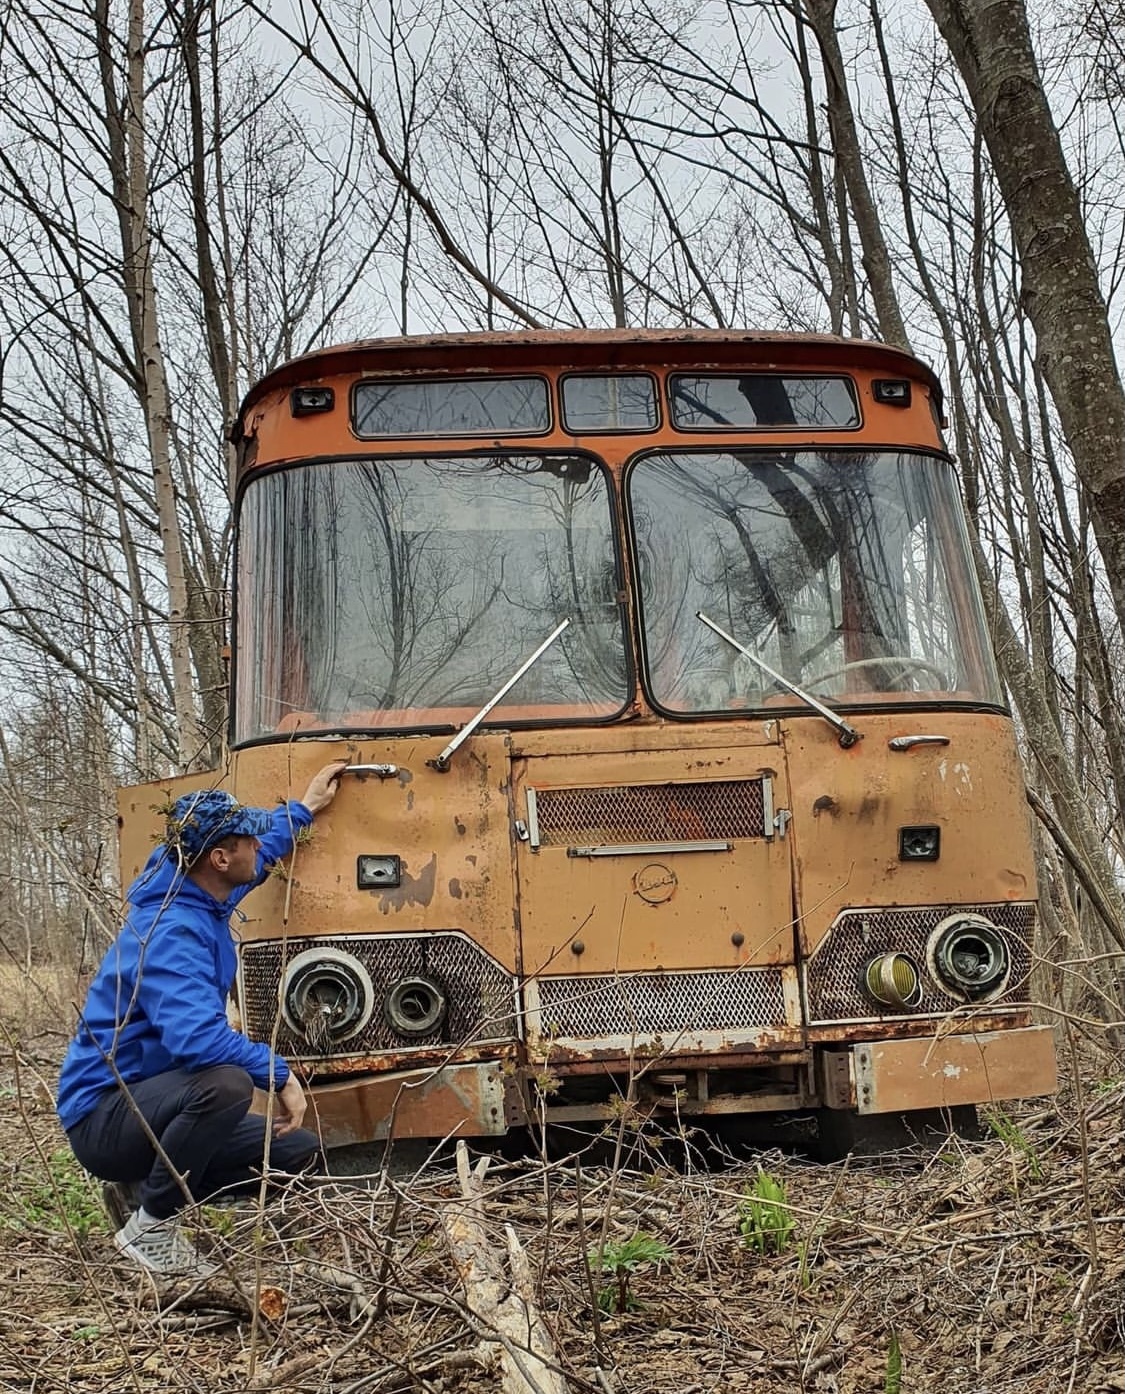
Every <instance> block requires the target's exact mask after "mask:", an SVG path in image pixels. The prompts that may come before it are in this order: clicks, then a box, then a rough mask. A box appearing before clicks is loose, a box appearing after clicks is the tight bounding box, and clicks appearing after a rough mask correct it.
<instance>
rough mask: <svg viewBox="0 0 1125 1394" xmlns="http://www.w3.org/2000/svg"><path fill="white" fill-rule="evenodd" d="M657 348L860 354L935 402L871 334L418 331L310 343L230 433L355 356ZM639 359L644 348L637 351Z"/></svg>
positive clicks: (603, 352)
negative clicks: (281, 395) (277, 396)
mask: <svg viewBox="0 0 1125 1394" xmlns="http://www.w3.org/2000/svg"><path fill="white" fill-rule="evenodd" d="M655 347H659V348H661V349H662V350H664V351H665V352H664V354H663V355H662V356H663V357H664V358H665V360H666V361H667V362H668V364H669V366H671V365H673V364H674V363H675V362H676V361H687V362H690V363H692V364H699V363H700V360H701V358H704V356H706V359H707V360H709V361H710V362H712V363H714V364H715V365H716V366H721V365H722V363H723V362H724V360H728V359H729V360H738V361H741V362H745V361H746V358H747V357H748V356H749V355H748V354H747V350H748V349H753V350H755V352H754V354H753V358H754V360H755V366H760V367H762V368H768V367H770V366H771V365H772V364H781V365H790V366H792V365H796V364H805V363H807V361H808V359H809V357H810V354H816V353H817V352H818V351H820V352H821V353H823V358H822V360H821V361H823V362H825V363H835V362H836V361H837V360H838V361H839V363H840V366H841V367H842V366H844V365H845V364H846V363H848V362H853V363H854V362H856V361H857V360H859V361H862V362H864V363H865V364H866V365H867V366H868V367H873V366H875V365H877V364H880V363H885V364H886V367H887V371H888V372H889V373H894V372H900V373H905V372H909V373H910V375H911V376H912V377H916V378H917V377H920V378H922V379H923V380H924V381H925V382H927V383H928V384H929V386H930V387H931V389H932V390H933V391H934V393H935V394H936V401H937V403H938V404H939V406H940V403H941V400H942V389H941V383H940V381H939V380H938V378H937V376H936V374H935V373H934V372H933V370H932V369H931V368H929V367H927V366H926V364H924V363H922V362H921V361H920V360H919V359H917V358H915V357H914V355H913V354H910V353H907V352H906V351H905V350H904V349H899V348H895V347H894V346H893V345H891V344H884V343H880V342H878V341H877V340H873V339H846V338H841V337H840V336H838V335H835V334H792V333H782V332H780V331H771V330H759V329H523V330H514V331H506V332H503V333H497V332H491V331H490V332H486V331H480V332H471V333H470V332H466V333H461V334H418V335H408V336H405V337H400V338H389V339H358V340H356V341H355V342H353V343H346V344H336V345H333V346H331V347H327V348H322V349H315V350H314V351H313V352H311V353H306V354H302V355H301V356H300V357H299V358H292V359H290V360H289V361H288V362H286V363H282V364H279V365H278V367H276V368H274V369H272V370H271V371H270V372H268V373H266V374H265V375H264V376H263V377H262V378H260V379H259V380H258V381H257V382H256V383H255V384H254V385H253V387H251V388H250V390H249V391H248V392H247V394H246V396H245V398H244V399H243V401H242V405H241V406H240V407H239V411H238V416H237V418H236V420H235V422H234V427H233V430H232V432H231V436H232V438H233V439H238V438H239V436H240V435H241V433H242V422H243V418H244V416H245V414H246V412H247V410H248V408H249V407H250V405H251V404H252V403H253V402H255V401H256V400H257V399H258V398H259V397H261V396H263V395H264V394H266V393H269V392H275V391H277V390H279V389H284V388H287V387H292V386H296V385H297V384H299V383H300V384H305V383H309V382H315V381H316V380H317V379H318V378H322V377H329V376H332V375H334V374H338V373H347V372H355V371H356V361H357V360H360V361H362V363H363V365H364V367H365V368H366V369H368V370H371V369H375V368H376V365H377V360H379V359H381V358H384V357H385V358H386V359H387V360H388V361H387V369H388V370H390V369H391V368H394V369H396V370H404V371H415V372H418V371H426V370H427V369H429V370H432V371H435V372H448V371H450V370H451V369H454V368H458V367H461V368H472V367H473V366H475V365H474V362H473V357H474V354H479V353H480V352H481V351H482V350H487V352H488V356H489V360H490V365H491V366H498V367H501V368H503V367H505V366H508V365H506V364H505V362H504V360H505V359H507V358H509V357H511V360H512V362H511V366H518V367H521V368H522V369H523V370H524V371H527V369H528V368H529V367H530V366H532V365H531V364H530V363H528V362H527V359H526V354H527V351H528V350H531V349H533V350H534V351H535V353H536V355H537V362H536V366H540V365H542V366H551V365H552V364H553V363H554V364H556V365H557V364H566V365H568V366H575V367H578V366H590V365H591V364H598V363H602V364H604V365H605V366H607V367H608V366H623V365H622V364H621V363H615V362H614V360H615V359H616V358H617V357H618V356H620V358H621V359H623V360H625V362H628V361H629V360H630V359H632V358H633V357H634V354H633V353H632V352H630V351H631V350H644V349H651V348H655ZM636 357H637V359H638V361H639V359H640V357H641V354H639V353H638V354H636Z"/></svg>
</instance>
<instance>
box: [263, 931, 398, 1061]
mask: <svg viewBox="0 0 1125 1394" xmlns="http://www.w3.org/2000/svg"><path fill="white" fill-rule="evenodd" d="M333 984H335V985H336V986H337V987H338V988H339V989H340V990H341V991H343V992H344V993H346V994H347V995H348V998H349V1003H348V1006H347V1009H346V1015H345V1019H344V1023H343V1025H342V1026H339V1025H333V1024H331V1023H326V1030H327V1041H325V1042H319V1041H316V1040H314V1039H313V1038H312V1037H311V1036H310V1035H309V1027H310V1025H311V1021H310V1019H309V1017H308V1016H307V1015H305V1014H303V1013H302V1010H301V1008H302V1005H304V1002H307V1001H308V999H309V997H310V996H311V994H312V993H313V991H314V989H316V988H318V987H323V986H325V985H328V986H331V985H333ZM302 997H303V999H304V1001H302V1000H301V999H302ZM375 1000H376V999H375V985H374V983H373V982H372V981H371V974H370V973H369V972H368V971H367V968H366V967H365V966H364V964H363V963H362V962H361V961H360V960H359V959H358V958H357V957H356V955H355V954H350V953H346V952H345V951H344V950H343V949H337V948H333V947H331V946H329V945H325V946H324V947H322V948H311V949H305V950H303V951H302V952H301V953H299V954H297V955H296V956H295V957H293V958H292V959H290V960H289V962H288V963H287V964H286V965H285V971H284V973H283V975H282V980H281V992H280V1001H281V1014H282V1016H283V1017H284V1019H285V1022H286V1025H287V1026H288V1027H289V1028H290V1030H291V1031H293V1032H294V1034H295V1035H297V1036H299V1037H300V1038H301V1039H302V1040H303V1041H306V1042H308V1044H310V1045H312V1046H314V1047H318V1046H320V1045H325V1046H327V1047H328V1048H332V1047H335V1046H338V1045H341V1044H343V1043H344V1042H345V1041H350V1040H354V1038H355V1037H356V1036H358V1035H359V1034H360V1033H361V1032H362V1031H363V1030H364V1029H365V1027H366V1026H367V1025H368V1023H369V1022H370V1020H371V1017H372V1015H373V1014H374V1011H375Z"/></svg>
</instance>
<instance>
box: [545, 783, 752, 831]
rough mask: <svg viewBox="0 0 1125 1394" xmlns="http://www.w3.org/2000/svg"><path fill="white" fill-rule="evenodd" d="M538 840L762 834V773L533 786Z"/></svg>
mask: <svg viewBox="0 0 1125 1394" xmlns="http://www.w3.org/2000/svg"><path fill="white" fill-rule="evenodd" d="M535 802H536V808H537V812H538V819H539V841H540V843H541V844H542V845H543V846H545V847H552V846H559V845H561V844H566V843H571V842H595V843H596V842H601V843H613V842H700V841H706V840H710V839H716V838H736V837H764V836H765V831H766V830H765V815H764V801H763V797H762V781H761V780H760V779H731V780H714V781H710V782H708V783H706V784H615V785H611V786H610V787H608V788H604V789H537V790H536V791H535Z"/></svg>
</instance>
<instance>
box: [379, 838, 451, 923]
mask: <svg viewBox="0 0 1125 1394" xmlns="http://www.w3.org/2000/svg"><path fill="white" fill-rule="evenodd" d="M436 879H437V853H436V852H435V853H434V854H433V856H432V857H431V858H430V860H429V861H428V862H427V863H426V865H425V866H424V867H423V868H422V870H421V871H420V872H419V873H418V875H417V876H411V874H410V872H409V871H408V870H407V869H406V867H405V866H404V867H403V868H402V885H400V886H396V887H394V889H393V890H392V889H389V888H388V889H387V890H384V891H381V892H380V893H379V909H380V910H381V911H382V912H383V914H384V915H389V914H390V912H391V911H392V910H401V909H402V908H403V907H404V906H406V905H429V903H430V901H431V900H433V898H434V882H435V880H436Z"/></svg>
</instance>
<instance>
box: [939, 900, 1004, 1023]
mask: <svg viewBox="0 0 1125 1394" xmlns="http://www.w3.org/2000/svg"><path fill="white" fill-rule="evenodd" d="M974 959H975V960H976V962H977V964H978V965H980V964H982V963H984V964H985V965H986V966H985V967H979V966H978V967H975V968H974V967H973V966H972V964H973V960H974ZM926 969H927V971H928V972H929V975H930V977H931V978H932V979H933V981H934V983H935V984H936V985H937V986H938V987H939V988H940V989H941V991H943V992H945V993H948V995H949V996H950V997H954V998H956V999H957V1000H958V1001H959V1002H966V1003H971V1004H973V1005H974V1006H975V1005H978V1004H980V1003H984V1002H994V1001H995V1000H996V999H997V998H998V997H1000V996H1001V995H1002V994H1003V993H1004V991H1005V990H1006V989H1007V987H1008V983H1009V981H1010V980H1011V976H1012V951H1011V947H1010V946H1009V944H1008V937H1007V935H1006V934H1005V932H1004V930H1003V929H1002V928H1001V927H1000V926H999V925H997V924H995V923H994V922H993V921H992V920H990V919H988V918H987V917H986V916H985V915H979V914H976V913H975V912H973V911H970V910H958V911H956V912H955V913H953V914H951V915H947V916H946V917H945V918H944V919H943V920H940V921H939V922H938V923H937V924H936V925H935V926H934V928H933V929H932V930H931V931H930V936H929V938H928V940H927V941H926Z"/></svg>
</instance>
